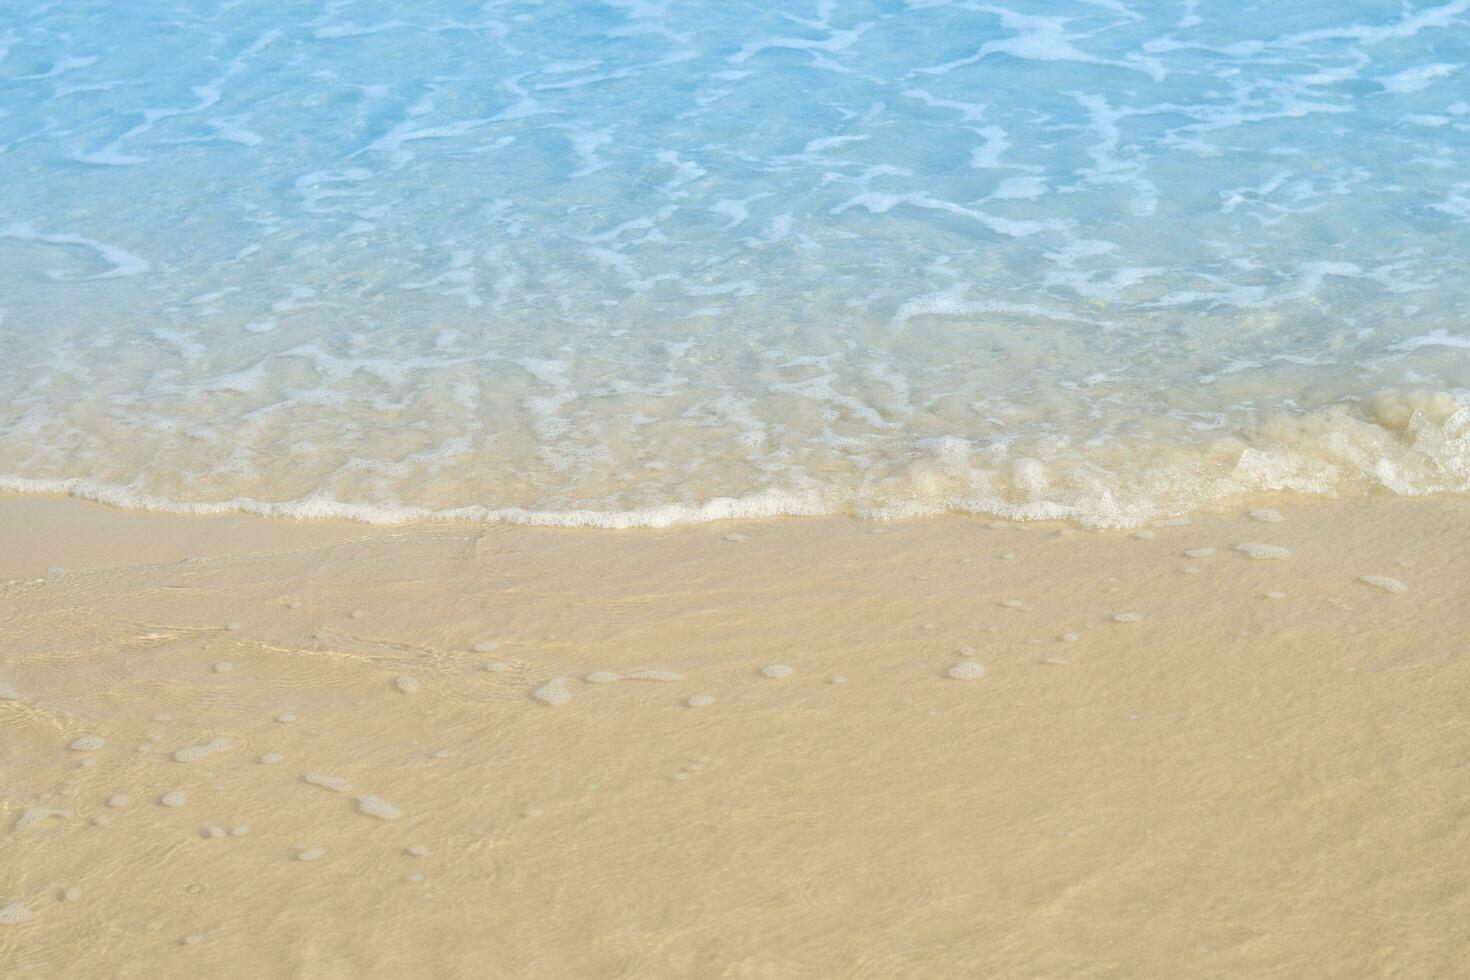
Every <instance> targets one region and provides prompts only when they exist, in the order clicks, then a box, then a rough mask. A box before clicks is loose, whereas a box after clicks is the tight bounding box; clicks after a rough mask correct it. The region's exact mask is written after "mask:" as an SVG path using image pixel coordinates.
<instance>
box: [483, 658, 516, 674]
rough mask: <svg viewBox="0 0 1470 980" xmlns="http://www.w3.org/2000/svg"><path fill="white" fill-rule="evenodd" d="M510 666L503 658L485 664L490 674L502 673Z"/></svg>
mask: <svg viewBox="0 0 1470 980" xmlns="http://www.w3.org/2000/svg"><path fill="white" fill-rule="evenodd" d="M510 667H511V665H510V664H508V663H506V662H505V661H504V660H496V661H494V662H493V663H488V664H486V665H485V669H486V670H488V671H489V672H490V673H492V674H500V673H503V672H505V671H507V670H510Z"/></svg>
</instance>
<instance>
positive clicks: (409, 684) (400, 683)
mask: <svg viewBox="0 0 1470 980" xmlns="http://www.w3.org/2000/svg"><path fill="white" fill-rule="evenodd" d="M393 686H394V687H396V688H398V690H400V691H402V692H403V693H404V694H412V693H414V692H415V691H417V690H418V689H419V679H418V678H417V677H409V676H408V675H407V674H404V675H403V676H402V677H400V678H398V679H397V680H395V681H394V682H393Z"/></svg>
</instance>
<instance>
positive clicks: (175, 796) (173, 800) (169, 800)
mask: <svg viewBox="0 0 1470 980" xmlns="http://www.w3.org/2000/svg"><path fill="white" fill-rule="evenodd" d="M158 802H159V804H160V805H162V806H170V807H176V806H183V805H184V804H185V803H188V802H189V797H187V796H185V795H184V791H183V790H181V789H171V790H169V791H168V792H167V793H164V794H163V795H162V796H160V797H159V798H158Z"/></svg>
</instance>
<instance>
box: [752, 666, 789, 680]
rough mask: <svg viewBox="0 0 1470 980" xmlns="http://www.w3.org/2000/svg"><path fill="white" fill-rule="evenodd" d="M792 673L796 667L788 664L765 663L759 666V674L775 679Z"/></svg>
mask: <svg viewBox="0 0 1470 980" xmlns="http://www.w3.org/2000/svg"><path fill="white" fill-rule="evenodd" d="M794 673H796V668H795V667H792V666H791V665H790V664H767V665H766V666H764V667H762V668H761V674H763V675H764V676H766V677H772V678H776V679H780V678H782V677H790V676H791V675H792V674H794Z"/></svg>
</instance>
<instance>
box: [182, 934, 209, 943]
mask: <svg viewBox="0 0 1470 980" xmlns="http://www.w3.org/2000/svg"><path fill="white" fill-rule="evenodd" d="M179 942H181V943H183V944H184V945H185V946H198V945H199V944H200V943H202V942H204V937H203V936H201V935H199V933H197V932H191V933H189V935H187V936H185V937H184V938H183V939H180V940H179Z"/></svg>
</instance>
